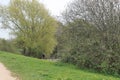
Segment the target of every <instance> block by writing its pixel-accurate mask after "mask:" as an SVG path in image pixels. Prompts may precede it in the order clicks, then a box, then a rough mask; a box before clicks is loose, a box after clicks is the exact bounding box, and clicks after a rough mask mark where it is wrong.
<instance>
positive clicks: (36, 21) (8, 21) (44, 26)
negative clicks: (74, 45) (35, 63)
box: [2, 0, 57, 57]
mask: <svg viewBox="0 0 120 80" xmlns="http://www.w3.org/2000/svg"><path fill="white" fill-rule="evenodd" d="M3 9H4V10H3V16H2V20H3V24H4V27H6V28H9V29H11V30H13V34H14V35H15V36H16V41H17V42H18V45H19V46H20V48H22V49H23V54H24V55H28V56H35V57H40V55H41V54H45V55H46V56H49V54H50V53H52V51H53V50H54V47H55V46H56V44H57V42H56V39H55V33H56V28H57V25H56V21H55V19H54V18H52V17H51V16H50V14H49V12H48V11H47V10H46V9H45V7H44V5H43V4H41V3H39V1H37V0H11V1H10V4H9V6H7V7H6V8H3Z"/></svg>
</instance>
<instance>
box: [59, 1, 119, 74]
mask: <svg viewBox="0 0 120 80" xmlns="http://www.w3.org/2000/svg"><path fill="white" fill-rule="evenodd" d="M119 6H120V2H119V0H90V1H88V0H75V1H73V2H72V3H71V4H70V5H69V6H68V8H67V9H66V11H65V12H64V13H63V17H64V20H65V21H66V23H65V26H66V27H64V29H63V30H64V31H63V33H62V36H64V38H63V42H64V44H63V45H62V48H60V50H59V51H60V52H61V53H64V54H63V55H62V56H63V57H64V58H63V61H64V62H68V63H73V64H75V65H77V66H79V67H80V68H88V69H94V70H97V71H98V72H104V73H110V74H120V24H119V23H120V15H119V14H120V7H119Z"/></svg>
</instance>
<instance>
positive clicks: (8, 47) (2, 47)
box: [0, 39, 19, 53]
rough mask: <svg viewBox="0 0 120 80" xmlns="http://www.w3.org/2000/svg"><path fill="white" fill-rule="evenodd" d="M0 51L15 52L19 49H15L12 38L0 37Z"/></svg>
mask: <svg viewBox="0 0 120 80" xmlns="http://www.w3.org/2000/svg"><path fill="white" fill-rule="evenodd" d="M0 51H7V52H12V53H17V52H18V51H19V50H17V48H16V46H15V42H14V40H5V39H0Z"/></svg>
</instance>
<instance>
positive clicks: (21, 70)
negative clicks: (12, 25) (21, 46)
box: [0, 52, 120, 80]
mask: <svg viewBox="0 0 120 80" xmlns="http://www.w3.org/2000/svg"><path fill="white" fill-rule="evenodd" d="M0 62H3V63H4V64H5V66H6V67H7V68H8V69H10V70H11V71H12V72H14V73H16V76H18V77H19V78H20V79H21V80H120V78H117V77H113V76H108V75H101V74H98V73H91V72H89V71H85V70H79V69H76V67H75V66H73V65H70V64H64V63H61V62H51V61H48V60H40V59H35V58H30V57H25V56H21V55H15V54H9V53H6V52H0Z"/></svg>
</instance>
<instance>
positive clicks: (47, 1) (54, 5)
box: [0, 0, 71, 39]
mask: <svg viewBox="0 0 120 80" xmlns="http://www.w3.org/2000/svg"><path fill="white" fill-rule="evenodd" d="M9 1H10V0H0V5H7V4H8V3H9ZM39 1H40V2H41V3H43V4H44V5H45V7H46V8H47V9H48V10H49V12H50V13H51V14H52V15H53V16H59V15H60V14H61V12H62V11H64V9H65V7H66V5H67V3H68V2H70V1H71V0H39ZM8 32H9V30H3V29H0V38H5V39H9V38H11V36H10V35H9V33H8Z"/></svg>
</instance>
